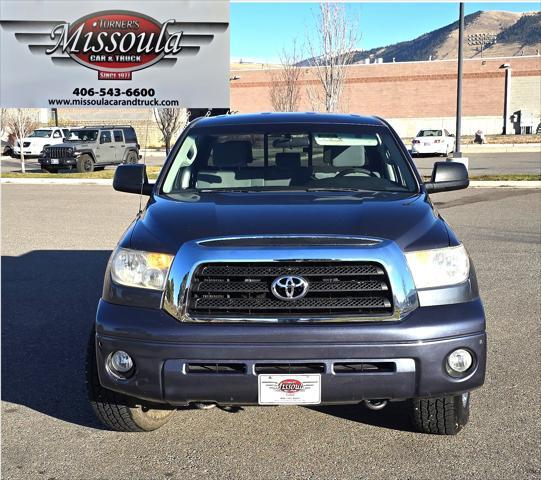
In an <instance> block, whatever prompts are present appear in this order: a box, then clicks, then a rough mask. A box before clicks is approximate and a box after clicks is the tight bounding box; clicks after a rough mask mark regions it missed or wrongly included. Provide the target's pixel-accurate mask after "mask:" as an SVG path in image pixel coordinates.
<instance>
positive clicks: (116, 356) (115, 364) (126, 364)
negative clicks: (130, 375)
mask: <svg viewBox="0 0 541 480" xmlns="http://www.w3.org/2000/svg"><path fill="white" fill-rule="evenodd" d="M111 367H112V368H113V370H115V371H116V372H118V373H127V372H129V371H130V370H131V369H132V368H133V360H132V358H131V357H130V356H129V355H128V354H127V353H126V352H124V351H122V350H118V351H116V352H114V353H113V354H111Z"/></svg>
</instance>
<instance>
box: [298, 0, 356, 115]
mask: <svg viewBox="0 0 541 480" xmlns="http://www.w3.org/2000/svg"><path fill="white" fill-rule="evenodd" d="M356 43H357V22H355V21H353V20H351V18H350V17H349V16H348V15H347V12H346V8H345V6H344V5H341V4H338V3H325V2H322V3H321V4H320V6H319V14H318V16H317V22H316V31H315V38H314V36H312V35H307V39H306V44H307V47H308V54H309V55H310V57H311V58H310V60H309V63H310V65H311V66H312V67H313V69H312V70H313V73H314V75H315V77H316V79H317V81H316V84H315V85H313V84H309V85H308V88H307V95H308V99H309V101H310V103H311V105H312V108H313V109H314V110H324V111H326V112H334V111H337V110H338V109H339V107H340V101H341V98H342V93H343V90H344V85H345V80H346V73H347V66H348V65H350V64H351V63H352V62H353V56H354V54H355V45H356Z"/></svg>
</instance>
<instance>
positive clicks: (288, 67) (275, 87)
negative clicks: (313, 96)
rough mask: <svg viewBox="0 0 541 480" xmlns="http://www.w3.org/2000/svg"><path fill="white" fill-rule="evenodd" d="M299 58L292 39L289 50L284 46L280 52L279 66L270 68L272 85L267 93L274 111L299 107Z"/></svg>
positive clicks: (292, 110) (291, 110)
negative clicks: (273, 68)
mask: <svg viewBox="0 0 541 480" xmlns="http://www.w3.org/2000/svg"><path fill="white" fill-rule="evenodd" d="M301 59H302V53H301V51H300V50H299V49H298V48H297V42H296V40H294V41H293V46H292V49H291V51H287V50H286V49H285V48H284V49H283V50H282V52H281V53H280V68H278V69H275V70H271V82H272V85H271V87H270V91H269V95H270V100H271V104H272V108H273V109H274V110H275V111H276V112H295V111H297V110H298V108H299V102H300V97H301V84H300V77H301V75H302V72H303V70H302V68H301V67H299V63H300V61H301Z"/></svg>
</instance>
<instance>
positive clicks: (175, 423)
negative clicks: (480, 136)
mask: <svg viewBox="0 0 541 480" xmlns="http://www.w3.org/2000/svg"><path fill="white" fill-rule="evenodd" d="M433 201H434V202H435V203H436V205H437V207H438V209H439V210H440V212H441V214H442V215H443V216H444V217H445V218H446V219H447V220H448V221H449V222H450V223H451V224H452V226H453V227H454V229H455V231H456V232H457V234H458V235H459V237H460V238H461V239H462V240H463V241H464V243H465V245H466V247H467V248H468V250H469V252H470V254H471V256H472V258H473V261H474V263H475V266H476V269H477V276H478V279H479V283H480V289H481V292H482V296H483V300H484V303H485V308H486V314H487V322H488V334H489V344H488V345H489V356H488V373H487V379H486V384H485V386H484V387H483V388H482V389H479V390H477V391H475V392H474V393H473V395H472V411H471V416H470V423H469V424H468V425H467V426H466V428H465V429H464V430H463V431H462V432H460V433H459V434H458V435H457V436H455V437H438V436H429V435H422V434H417V433H413V432H411V431H409V423H408V421H407V414H406V411H405V409H404V406H403V405H402V404H399V403H396V404H391V405H390V406H388V407H386V408H385V409H384V410H382V411H381V412H372V411H369V410H367V409H365V408H364V407H361V406H353V407H325V408H323V407H321V408H303V407H267V408H264V407H260V408H257V407H252V408H245V409H243V410H241V411H240V412H238V413H228V412H226V411H222V410H219V409H213V410H210V411H199V410H187V411H181V412H177V414H176V416H175V418H174V419H173V420H172V421H171V422H170V423H169V424H168V425H166V426H165V427H163V428H162V429H160V430H158V431H156V432H153V433H147V434H127V433H118V432H110V431H106V430H104V429H102V427H101V426H100V425H99V424H98V423H97V422H96V421H95V420H94V418H93V415H92V413H91V411H90V409H89V406H88V403H87V400H86V397H85V388H84V374H83V362H84V353H85V344H86V341H87V336H88V333H89V331H90V327H91V324H92V321H93V316H94V313H95V308H96V303H97V300H98V298H99V296H100V290H101V283H102V278H103V272H104V269H105V264H106V262H107V258H108V256H109V254H110V251H111V249H113V248H114V246H115V243H116V242H117V240H118V238H119V236H120V235H121V233H122V232H123V230H124V229H125V228H126V227H127V225H128V224H129V223H130V221H131V219H132V218H133V217H134V215H135V213H136V211H137V208H138V202H139V200H138V197H137V196H136V195H129V194H121V193H115V192H113V191H112V189H111V188H110V187H102V186H52V185H39V186H31V185H3V186H2V478H3V479H21V480H23V479H24V480H27V479H44V480H53V479H55V480H60V479H70V480H71V479H81V480H83V479H84V480H88V479H112V478H114V479H130V480H137V479H147V478H148V479H218V478H219V479H222V478H223V479H281V478H287V479H288V480H294V479H356V480H359V479H433V478H437V479H438V480H444V479H452V480H456V479H457V478H461V479H462V478H468V479H511V478H513V479H539V478H541V452H540V437H539V432H540V431H541V416H540V415H539V412H540V410H539V392H540V391H541V376H540V375H539V356H540V353H541V352H540V341H539V340H540V331H539V320H540V318H541V311H540V308H541V290H540V288H541V287H540V285H541V282H540V281H539V280H540V272H541V247H540V243H541V192H540V191H539V190H535V189H533V190H521V189H503V188H500V189H494V190H492V189H483V190H466V191H460V192H452V193H443V194H436V195H433Z"/></svg>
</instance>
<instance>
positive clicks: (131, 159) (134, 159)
mask: <svg viewBox="0 0 541 480" xmlns="http://www.w3.org/2000/svg"><path fill="white" fill-rule="evenodd" d="M138 162H139V155H137V153H136V152H134V151H133V150H132V151H131V152H128V156H127V157H126V163H127V164H128V165H130V164H135V163H138Z"/></svg>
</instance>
